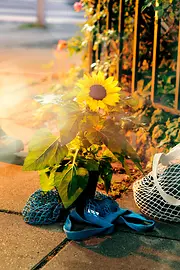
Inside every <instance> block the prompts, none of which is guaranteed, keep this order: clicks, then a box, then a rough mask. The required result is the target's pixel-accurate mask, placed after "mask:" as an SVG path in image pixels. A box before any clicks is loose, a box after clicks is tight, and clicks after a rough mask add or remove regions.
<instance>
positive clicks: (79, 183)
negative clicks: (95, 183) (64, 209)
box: [68, 168, 89, 199]
mask: <svg viewBox="0 0 180 270" xmlns="http://www.w3.org/2000/svg"><path fill="white" fill-rule="evenodd" d="M88 180H89V173H88V171H87V170H86V169H85V168H78V169H77V171H76V172H75V173H74V174H73V177H72V180H71V182H70V183H69V185H68V199H70V198H71V197H72V196H73V195H74V194H75V193H76V191H77V190H78V188H82V190H84V189H85V187H86V186H87V183H88Z"/></svg>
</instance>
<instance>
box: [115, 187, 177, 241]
mask: <svg viewBox="0 0 180 270" xmlns="http://www.w3.org/2000/svg"><path fill="white" fill-rule="evenodd" d="M117 202H118V203H119V205H120V207H122V208H127V209H129V210H132V211H134V212H136V213H140V210H139V208H138V207H137V206H136V204H135V201H134V198H133V191H132V190H129V191H128V192H127V193H125V194H123V195H122V197H121V198H120V199H118V200H117ZM119 230H123V231H128V232H129V231H130V230H129V229H128V228H127V227H125V226H122V227H120V228H119ZM139 234H142V233H139ZM146 235H150V236H151V235H152V236H156V237H165V238H169V239H176V240H179V241H180V223H172V222H169V223H165V222H159V221H157V222H156V225H155V228H154V230H153V231H152V232H148V233H146Z"/></svg>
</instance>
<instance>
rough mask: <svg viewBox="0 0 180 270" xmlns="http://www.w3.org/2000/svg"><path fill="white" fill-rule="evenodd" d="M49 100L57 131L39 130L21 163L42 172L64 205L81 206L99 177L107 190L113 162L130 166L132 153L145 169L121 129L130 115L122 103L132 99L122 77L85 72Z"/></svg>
mask: <svg viewBox="0 0 180 270" xmlns="http://www.w3.org/2000/svg"><path fill="white" fill-rule="evenodd" d="M49 97H50V95H49ZM38 98H39V99H43V96H41V97H38ZM50 99H51V100H50V101H49V102H50V103H56V106H58V109H59V113H58V120H59V133H58V135H57V134H56V135H55V134H52V133H51V132H50V131H49V130H47V129H41V130H39V131H38V132H37V133H36V134H35V135H34V137H33V138H32V140H31V141H30V143H29V153H28V156H27V157H26V159H25V162H24V166H23V168H24V170H35V171H39V175H40V184H41V187H42V190H43V191H45V192H47V191H49V190H51V189H54V188H56V189H57V191H58V193H59V196H60V198H61V200H62V202H63V205H64V207H65V208H69V207H70V206H72V205H76V206H77V207H78V208H79V209H81V210H82V209H83V206H84V203H85V200H86V199H87V198H90V197H93V196H94V194H95V190H96V186H97V182H98V180H99V179H101V180H103V181H104V185H105V189H106V191H107V192H108V191H109V189H110V185H111V179H112V175H113V170H112V166H111V162H112V161H114V160H116V161H117V160H118V161H120V162H121V163H122V165H123V166H124V168H125V169H126V170H127V171H128V166H127V163H126V159H127V158H128V159H131V160H132V161H133V162H134V163H135V164H136V165H137V166H138V167H139V168H141V166H140V160H139V158H138V156H137V154H136V152H135V150H134V149H133V148H132V146H131V145H130V144H129V143H128V141H127V140H126V137H125V135H124V134H123V124H124V122H125V120H127V118H128V117H124V116H122V108H123V106H124V104H126V105H127V102H128V99H127V98H126V97H125V95H123V93H122V91H121V89H120V87H118V81H116V80H115V79H114V77H109V78H105V76H104V74H103V73H102V72H98V73H92V75H84V77H83V78H82V79H80V80H78V82H77V83H76V86H75V88H74V89H73V91H72V92H66V93H64V94H62V95H58V96H57V95H51V98H50ZM46 101H47V99H46Z"/></svg>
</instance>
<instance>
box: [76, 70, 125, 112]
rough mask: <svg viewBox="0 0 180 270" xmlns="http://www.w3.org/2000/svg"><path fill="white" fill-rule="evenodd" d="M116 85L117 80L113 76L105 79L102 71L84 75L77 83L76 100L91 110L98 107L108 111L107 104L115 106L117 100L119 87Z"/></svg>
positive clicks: (96, 109) (95, 109)
mask: <svg viewBox="0 0 180 270" xmlns="http://www.w3.org/2000/svg"><path fill="white" fill-rule="evenodd" d="M117 85H118V81H116V80H114V77H109V78H107V79H105V78H104V74H103V73H102V72H98V74H95V73H92V76H91V75H84V78H83V79H81V80H79V81H78V83H77V86H78V87H79V88H80V89H81V91H80V92H79V93H78V95H77V101H78V103H80V104H86V105H88V106H89V108H90V110H92V111H98V110H99V109H103V110H104V111H108V105H109V106H115V105H116V103H117V102H118V101H119V91H120V87H117Z"/></svg>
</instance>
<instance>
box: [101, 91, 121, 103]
mask: <svg viewBox="0 0 180 270" xmlns="http://www.w3.org/2000/svg"><path fill="white" fill-rule="evenodd" d="M103 102H104V103H105V104H107V105H110V106H115V105H116V103H117V102H119V94H118V93H113V94H111V95H107V96H106V97H105V98H104V99H103Z"/></svg>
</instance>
